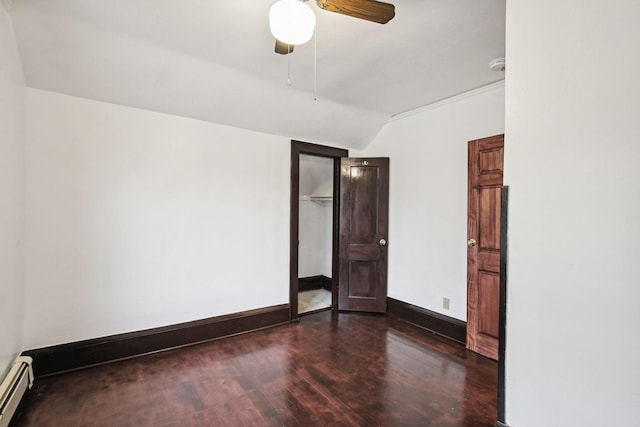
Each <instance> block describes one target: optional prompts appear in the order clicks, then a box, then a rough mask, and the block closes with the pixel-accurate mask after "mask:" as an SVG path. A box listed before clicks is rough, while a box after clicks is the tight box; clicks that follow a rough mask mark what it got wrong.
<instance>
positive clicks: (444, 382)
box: [11, 311, 497, 427]
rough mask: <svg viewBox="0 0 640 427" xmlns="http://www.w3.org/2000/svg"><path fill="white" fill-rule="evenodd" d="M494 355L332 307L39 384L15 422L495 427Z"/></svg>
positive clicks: (387, 319)
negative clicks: (286, 322) (336, 311)
mask: <svg viewBox="0 0 640 427" xmlns="http://www.w3.org/2000/svg"><path fill="white" fill-rule="evenodd" d="M496 387H497V364H496V362H494V361H492V360H489V359H486V358H483V357H482V356H478V355H476V354H475V353H472V352H469V351H466V350H465V349H464V347H462V346H461V345H459V344H455V343H453V342H450V341H448V340H446V339H443V338H440V337H437V336H434V335H431V334H429V333H427V332H424V331H422V330H419V329H417V328H415V327H413V326H411V325H408V324H406V323H404V322H401V321H399V320H397V319H394V318H392V317H387V316H384V315H382V316H378V315H365V314H357V313H351V314H347V313H341V314H339V315H336V314H333V313H332V312H330V311H325V312H320V313H317V314H313V315H309V316H306V317H303V318H302V319H301V321H300V323H299V324H293V325H288V326H279V327H275V328H271V329H266V330H262V331H257V332H252V333H249V334H245V335H240V336H235V337H231V338H225V339H221V340H218V341H213V342H209V343H205V344H200V345H195V346H191V347H187V348H182V349H177V350H171V351H166V352H162V353H158V354H154V355H150V356H145V357H139V358H136V359H131V360H127V361H122V362H117V363H112V364H108V365H103V366H98V367H94V368H90V369H85V370H82V371H77V372H72V373H67V374H63V375H58V376H53V377H49V378H41V379H38V380H36V383H35V385H34V388H33V390H32V391H30V393H29V394H28V395H27V396H26V397H25V400H24V401H23V404H22V405H21V407H20V412H19V413H18V414H17V416H16V418H14V420H13V422H12V424H11V426H12V427H19V426H41V427H42V426H66V427H70V426H180V427H187V426H438V427H444V426H493V425H495V422H496V414H497V412H496V411H497V409H496Z"/></svg>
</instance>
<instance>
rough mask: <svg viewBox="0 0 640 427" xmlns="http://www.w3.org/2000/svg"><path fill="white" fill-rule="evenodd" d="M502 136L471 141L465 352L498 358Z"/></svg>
mask: <svg viewBox="0 0 640 427" xmlns="http://www.w3.org/2000/svg"><path fill="white" fill-rule="evenodd" d="M503 158H504V135H497V136H492V137H489V138H484V139H478V140H475V141H469V187H468V191H469V195H468V196H469V199H468V200H469V204H468V209H469V212H468V239H469V240H468V241H467V246H468V254H467V348H468V349H469V350H472V351H475V352H476V353H480V354H482V355H483V356H487V357H490V358H492V359H495V360H497V359H498V335H499V331H498V318H499V307H500V189H501V187H502V170H503Z"/></svg>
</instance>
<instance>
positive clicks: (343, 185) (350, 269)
mask: <svg viewBox="0 0 640 427" xmlns="http://www.w3.org/2000/svg"><path fill="white" fill-rule="evenodd" d="M388 216H389V159H388V158H342V159H340V238H339V249H338V256H339V282H338V309H340V310H351V311H366V312H374V313H384V312H386V309H387V251H388V241H387V240H388V235H387V231H388V222H389V218H388Z"/></svg>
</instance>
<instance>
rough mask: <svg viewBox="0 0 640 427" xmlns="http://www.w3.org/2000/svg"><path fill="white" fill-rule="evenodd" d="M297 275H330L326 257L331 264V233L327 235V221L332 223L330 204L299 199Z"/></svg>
mask: <svg viewBox="0 0 640 427" xmlns="http://www.w3.org/2000/svg"><path fill="white" fill-rule="evenodd" d="M299 206H300V208H299V209H300V212H299V217H298V218H299V227H298V230H299V235H298V240H299V242H300V243H299V245H298V277H312V276H320V275H324V276H327V277H331V268H329V269H328V270H327V268H326V264H327V257H328V258H329V265H331V237H332V236H331V233H329V234H328V235H327V222H329V227H330V226H331V224H332V217H331V216H329V217H327V212H329V213H332V212H333V211H332V210H331V206H330V205H329V206H328V207H326V206H323V205H320V204H318V203H316V202H313V201H311V200H304V199H301V200H300V205H299Z"/></svg>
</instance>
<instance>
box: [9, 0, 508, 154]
mask: <svg viewBox="0 0 640 427" xmlns="http://www.w3.org/2000/svg"><path fill="white" fill-rule="evenodd" d="M274 2H275V0H226V1H222V0H176V1H167V0H126V1H125V0H120V1H115V0H112V1H104V0H14V1H13V8H12V11H11V15H12V18H13V23H14V29H15V32H16V38H17V40H18V47H19V50H20V54H21V58H22V62H23V67H24V70H25V75H26V80H27V85H28V86H29V87H33V88H38V89H44V90H49V91H55V92H61V93H65V94H69V95H75V96H80V97H84V98H90V99H95V100H100V101H106V102H112V103H115V104H121V105H127V106H132V107H138V108H144V109H148V110H152V111H157V112H164V113H169V114H174V115H179V116H186V117H192V118H196V119H201V120H206V121H210V122H215V123H222V124H227V125H231V126H237V127H242V128H245V129H252V130H257V131H261V132H266V133H272V134H278V135H284V136H287V137H290V138H295V139H300V140H305V141H310V142H325V143H331V144H334V145H342V146H346V147H351V148H362V147H364V146H366V144H368V143H369V142H370V141H371V139H372V138H373V137H374V136H375V135H376V133H377V132H378V131H379V130H380V128H381V127H382V126H383V125H384V124H385V123H386V121H387V120H388V119H389V118H390V117H391V116H393V115H395V114H399V113H402V112H406V111H409V110H412V109H414V108H417V107H421V106H424V105H427V104H430V103H433V102H435V101H438V100H441V99H444V98H448V97H450V96H453V95H456V94H459V93H461V92H465V91H468V90H471V89H474V88H477V87H480V86H484V85H486V84H489V83H492V82H495V81H497V80H501V79H502V78H503V77H504V76H503V74H502V73H495V72H492V71H490V70H489V68H488V63H489V61H490V60H491V59H494V58H496V57H501V56H504V33H505V0H395V1H393V3H394V4H395V6H396V17H395V18H394V19H393V20H392V21H390V22H389V23H388V24H386V25H380V24H375V23H371V22H366V21H362V20H358V19H354V18H350V17H346V16H343V15H339V14H335V13H331V12H326V11H323V10H320V9H319V8H317V6H316V5H315V2H314V1H313V0H312V1H311V2H310V3H309V4H310V5H311V6H312V8H313V10H314V12H315V13H316V17H317V21H318V24H317V87H318V100H317V101H314V79H313V76H314V66H313V64H314V41H313V40H312V41H311V42H310V43H307V44H306V45H302V46H296V48H295V52H294V53H293V54H291V55H287V56H281V55H278V54H275V53H274V51H273V49H274V39H273V37H272V36H271V34H270V32H269V23H268V18H267V16H268V11H269V7H270V6H271V5H272V4H273V3H274ZM288 67H290V69H291V78H292V82H291V86H287V69H288Z"/></svg>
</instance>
